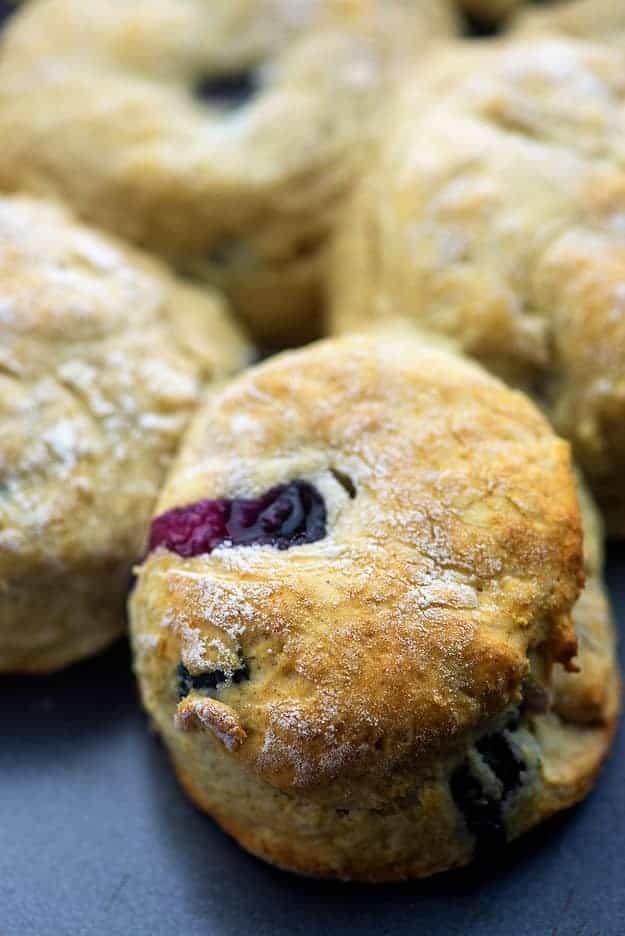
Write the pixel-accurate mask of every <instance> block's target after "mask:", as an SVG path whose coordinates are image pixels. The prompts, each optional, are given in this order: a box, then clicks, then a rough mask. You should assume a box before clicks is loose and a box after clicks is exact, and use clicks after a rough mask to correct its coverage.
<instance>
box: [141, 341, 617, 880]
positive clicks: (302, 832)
mask: <svg viewBox="0 0 625 936" xmlns="http://www.w3.org/2000/svg"><path fill="white" fill-rule="evenodd" d="M157 514H158V515H157V517H156V518H155V519H154V521H153V523H152V527H151V535H150V540H149V553H148V555H147V557H146V559H145V561H144V563H143V565H142V566H141V567H140V568H139V569H138V570H137V576H138V583H137V586H136V588H135V590H134V592H133V595H132V599H131V602H130V619H131V639H132V643H133V647H134V654H135V667H136V672H137V675H138V678H139V684H140V688H141V693H142V697H143V700H144V703H145V706H146V708H147V710H148V712H149V713H150V715H151V717H152V719H153V720H154V723H155V725H156V727H157V729H158V731H159V732H160V733H161V735H162V737H163V738H164V740H165V743H166V745H167V746H168V748H169V750H170V753H171V756H172V759H173V763H174V766H175V769H176V771H177V773H178V776H179V777H180V780H181V782H182V784H183V786H184V788H185V789H186V791H187V792H188V794H189V795H190V796H191V798H192V799H193V800H194V801H195V802H196V803H197V805H198V806H199V807H200V808H201V809H204V810H206V811H207V812H209V813H210V814H211V815H212V816H213V817H214V818H215V819H216V820H217V821H218V822H219V824H220V825H222V826H223V828H224V829H226V830H227V831H228V832H230V833H231V834H232V835H233V836H234V837H235V838H236V839H237V840H238V841H239V842H240V843H241V844H242V845H243V846H244V847H245V848H247V849H249V850H250V851H252V852H254V853H255V854H257V855H259V856H260V857H262V858H265V859H266V860H268V861H271V862H274V863H275V864H277V865H280V866H282V867H284V868H288V869H291V870H295V871H298V872H302V873H305V874H313V875H320V876H334V877H340V878H354V879H363V880H372V881H378V880H390V879H395V878H403V877H409V876H420V875H427V874H431V873H433V872H436V871H441V870H443V869H445V868H450V867H452V866H455V865H462V864H464V863H466V862H468V861H469V860H470V859H471V858H472V856H473V855H474V854H475V852H476V851H478V852H486V851H489V850H491V851H492V850H497V849H498V848H500V847H501V846H502V845H503V844H504V842H505V841H506V840H507V839H509V838H513V837H515V836H517V835H519V834H520V833H521V832H523V831H524V830H525V829H527V828H528V827H529V826H531V825H533V824H534V823H536V822H538V821H540V820H541V819H543V818H544V817H545V816H547V815H549V814H551V813H553V812H555V811H557V810H558V809H561V808H563V807H565V806H568V805H569V804H571V803H573V802H575V801H576V800H578V799H579V798H581V797H582V796H583V795H584V794H585V793H586V792H587V790H588V789H589V787H590V786H591V784H592V781H593V778H594V776H595V775H596V773H597V770H598V768H599V765H600V763H601V761H602V759H603V757H604V755H605V753H606V750H607V748H608V745H609V741H610V737H611V733H612V728H613V721H614V708H615V702H614V697H613V693H612V691H611V690H610V691H609V690H608V685H609V683H608V681H607V680H606V681H605V683H604V685H605V692H606V695H608V693H609V699H608V700H607V701H606V703H605V711H604V705H603V702H601V701H600V700H599V692H600V691H601V689H602V687H599V688H598V689H597V687H595V690H596V692H597V698H596V702H597V704H596V718H593V719H588V718H587V717H586V716H584V718H583V719H580V720H576V719H575V717H571V719H570V720H565V718H564V716H561V715H560V714H559V713H558V710H557V708H556V707H555V706H554V705H552V704H551V696H550V690H551V685H552V680H553V678H556V679H562V678H563V677H559V676H555V674H556V673H557V671H558V670H559V669H560V668H561V667H560V664H563V665H564V666H565V667H572V666H573V664H572V662H571V660H572V657H573V656H574V654H575V650H576V645H575V636H574V631H573V629H572V627H571V618H570V613H571V609H572V607H573V604H574V602H575V600H576V598H577V596H578V592H579V587H580V584H581V576H582V546H581V532H580V518H579V509H578V504H577V500H576V494H575V486H574V481H573V478H572V475H571V470H570V464H569V450H568V446H567V444H566V443H564V442H563V441H561V440H559V439H558V438H557V437H556V436H555V435H554V434H553V432H552V430H551V429H550V428H549V426H548V425H547V423H546V421H545V420H544V418H543V417H542V416H541V415H540V414H539V412H538V411H537V409H536V408H535V407H534V406H533V404H532V403H530V401H529V400H528V399H527V398H525V397H524V396H523V395H522V394H519V393H516V392H514V391H511V390H509V389H507V388H506V387H505V386H504V385H503V384H501V383H500V382H499V381H498V380H496V379H495V378H492V377H490V376H488V375H487V374H486V373H485V372H484V371H482V369H481V368H479V367H478V366H477V365H476V364H474V363H471V362H469V361H467V360H463V359H462V358H460V357H458V356H456V355H454V354H451V353H449V352H446V351H444V350H441V349H438V348H435V347H433V346H430V345H427V344H423V343H422V342H419V341H418V340H417V339H415V338H414V337H410V336H404V337H402V338H401V339H395V338H388V337H380V338H378V337H374V338H366V337H362V338H361V337H348V338H343V339H335V340H330V341H326V342H322V343H319V344H318V345H316V346H315V345H313V346H311V347H309V348H307V349H304V350H301V351H298V352H291V353H289V354H284V355H282V356H280V357H277V358H274V359H273V360H271V361H269V362H266V363H264V364H262V365H260V366H259V367H256V368H254V369H252V370H249V371H248V372H247V373H245V374H244V375H243V376H241V377H240V378H238V379H236V380H235V381H233V382H232V383H230V384H229V385H228V386H227V387H226V388H225V389H224V390H223V391H221V392H218V393H217V394H215V395H214V396H212V397H211V399H210V401H209V402H208V403H207V406H206V408H205V409H203V410H202V411H201V412H200V414H199V415H198V417H197V418H196V419H195V420H194V422H193V424H192V427H191V429H190V431H189V434H188V436H187V438H186V440H185V443H184V445H183V447H182V451H181V455H180V457H179V459H178V461H177V463H176V466H175V468H174V470H173V471H172V473H171V474H170V476H169V479H168V481H167V483H166V485H165V488H164V491H163V493H162V495H161V498H160V501H159V504H158V508H157ZM595 611H596V614H597V617H599V616H601V615H602V614H603V613H604V612H605V607H603V606H601V607H600V601H599V600H598V601H597V606H596V607H594V608H593V613H594V612H595ZM602 623H604V622H602ZM596 626H597V625H596V624H595V622H593V623H591V624H589V633H591V632H592V633H594V632H595V629H596ZM607 627H608V625H607V624H606V628H607ZM610 639H611V635H610ZM602 650H603V648H602ZM602 659H603V657H602ZM605 659H606V660H607V666H603V667H602V666H601V665H600V664H599V662H597V668H596V671H595V672H596V673H597V674H599V673H600V675H601V676H602V677H603V676H605V675H606V674H607V676H608V677H609V678H610V679H611V680H612V683H613V682H614V667H615V663H614V657H613V652H612V646H611V645H610V651H609V653H608V654H607V656H606V657H605ZM552 674H554V676H553V677H552ZM573 678H574V679H578V680H579V679H580V677H577V676H575V677H573ZM584 678H585V677H584ZM597 678H599V676H597ZM566 685H567V687H568V683H567V684H566ZM580 685H583V686H584V687H585V688H584V691H585V692H586V694H587V695H589V696H590V695H591V686H590V685H587V683H586V682H582V683H580ZM593 685H594V684H593ZM567 691H569V690H568V689H567ZM569 695H570V697H571V700H572V701H570V703H569V705H568V710H567V719H568V714H569V713H570V714H571V715H572V716H573V713H574V711H575V702H576V700H577V698H578V695H577V690H576V689H575V688H571V689H570V691H569Z"/></svg>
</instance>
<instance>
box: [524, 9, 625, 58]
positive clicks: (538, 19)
mask: <svg viewBox="0 0 625 936" xmlns="http://www.w3.org/2000/svg"><path fill="white" fill-rule="evenodd" d="M513 28H514V31H515V32H517V33H527V34H541V33H558V34H563V35H567V36H572V37H574V38H578V39H592V40H593V41H599V42H607V43H609V44H610V45H613V46H617V47H619V48H621V49H622V50H625V4H623V2H622V0H561V2H559V3H555V4H549V5H548V6H544V7H529V8H527V9H523V10H522V11H521V12H520V13H519V15H518V16H517V18H516V19H515V21H514V24H513Z"/></svg>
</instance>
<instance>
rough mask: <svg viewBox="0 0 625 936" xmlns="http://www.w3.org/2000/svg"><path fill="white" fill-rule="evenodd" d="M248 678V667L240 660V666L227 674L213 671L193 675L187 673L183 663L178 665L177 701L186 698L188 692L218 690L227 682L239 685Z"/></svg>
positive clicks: (216, 670)
mask: <svg viewBox="0 0 625 936" xmlns="http://www.w3.org/2000/svg"><path fill="white" fill-rule="evenodd" d="M249 678H250V671H249V667H248V665H247V663H246V662H245V661H244V660H241V665H240V666H239V667H238V668H237V669H235V670H234V671H233V672H232V673H228V674H227V673H225V672H224V670H220V669H214V670H208V671H207V672H205V673H197V674H196V675H194V674H193V673H190V672H189V670H188V669H187V668H186V666H185V665H184V663H180V664H179V665H178V699H179V700H180V699H184V698H186V696H188V695H189V693H190V692H209V691H212V690H214V689H218V688H219V686H221V685H223V684H224V683H225V682H227V681H228V680H230V682H233V683H240V682H243V680H245V679H249Z"/></svg>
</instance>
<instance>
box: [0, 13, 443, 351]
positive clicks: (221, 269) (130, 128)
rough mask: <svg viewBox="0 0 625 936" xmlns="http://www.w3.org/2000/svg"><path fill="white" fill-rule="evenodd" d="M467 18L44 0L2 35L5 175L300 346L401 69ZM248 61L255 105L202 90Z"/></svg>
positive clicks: (4, 181)
mask: <svg viewBox="0 0 625 936" xmlns="http://www.w3.org/2000/svg"><path fill="white" fill-rule="evenodd" d="M454 25H455V18H454V15H453V13H452V4H451V2H450V3H447V2H446V0H419V2H417V3H412V2H406V0H312V2H304V3H299V2H298V3H295V4H294V3H293V0H278V2H276V0H260V2H259V0H211V3H206V2H205V0H185V2H184V3H180V2H179V0H126V2H125V3H122V4H120V3H117V4H115V5H111V4H106V3H103V4H100V5H99V7H98V8H97V9H94V7H93V5H89V4H85V3H84V2H83V0H33V2H32V3H30V4H28V6H27V8H25V9H24V11H23V12H21V13H19V14H18V15H17V16H16V18H15V20H14V21H13V22H12V23H11V25H10V27H9V29H8V31H7V33H6V35H5V38H4V41H3V55H2V62H1V63H0V135H1V137H2V140H3V146H2V150H1V152H0V184H1V185H2V186H3V187H4V188H7V187H8V188H15V187H22V188H27V189H29V190H34V191H36V192H44V193H54V194H56V195H58V196H60V197H62V198H63V199H66V200H67V201H69V202H70V203H71V204H72V205H73V206H74V207H75V209H76V210H77V211H78V213H79V214H80V215H81V216H82V217H84V218H86V219H87V220H89V221H93V222H95V223H97V224H99V225H101V226H102V227H105V228H108V229H111V230H113V231H114V232H116V233H118V234H122V235H123V236H124V237H126V238H128V239H129V240H132V241H135V242H137V243H139V244H141V245H143V246H146V247H148V248H150V249H151V250H153V251H154V252H156V253H159V254H161V255H162V256H164V257H165V258H166V259H168V260H170V261H171V262H173V263H174V264H175V265H176V266H177V267H178V268H181V269H183V270H184V272H191V273H193V274H195V275H199V276H200V277H202V278H204V279H207V280H208V281H210V282H212V283H214V284H215V285H217V286H218V287H220V288H223V289H224V290H226V292H227V293H228V294H229V296H230V297H231V298H232V300H233V302H234V304H235V305H236V307H237V308H238V310H239V312H240V313H241V314H242V316H243V317H244V318H245V319H246V320H247V322H248V324H249V325H250V326H251V328H252V330H253V332H254V333H255V336H256V337H257V338H258V339H259V340H261V341H262V342H263V343H265V344H267V343H268V344H273V345H275V344H281V343H282V344H284V343H297V342H300V343H301V342H303V341H305V340H309V339H310V338H311V337H314V336H316V335H318V334H319V330H320V321H319V304H320V287H321V273H322V267H323V262H324V249H323V248H324V244H325V241H326V238H327V234H328V231H329V229H330V227H331V225H332V222H333V218H334V215H335V212H336V208H337V205H338V204H339V203H340V202H341V200H342V198H343V196H344V194H345V192H346V189H347V188H348V187H349V185H350V182H351V179H352V176H353V174H354V172H355V170H356V167H357V165H358V164H359V163H360V160H361V158H362V155H363V149H365V145H366V141H367V139H368V137H369V135H370V131H371V130H372V129H373V124H374V123H375V121H374V115H375V113H376V111H377V108H378V106H379V104H380V101H381V99H382V98H383V97H384V94H385V92H386V90H387V87H388V82H390V81H392V80H393V74H394V72H395V70H396V69H398V68H399V67H400V63H401V61H402V60H403V59H405V57H406V56H407V55H412V54H413V53H414V52H415V51H419V52H421V50H422V49H423V48H424V47H425V46H426V44H429V43H430V42H432V41H433V40H434V38H435V37H437V36H447V35H449V34H451V33H452V32H453V30H454ZM242 72H243V73H247V74H251V75H252V77H253V78H254V79H255V80H256V82H257V83H258V84H259V85H260V89H259V90H258V92H257V93H256V94H255V95H254V96H253V97H252V98H251V99H250V101H249V103H248V104H247V105H246V106H244V107H242V108H241V109H240V110H238V111H236V110H235V111H232V110H229V109H228V107H225V109H224V107H223V106H220V105H219V104H218V103H217V104H216V103H212V104H211V101H210V100H208V101H204V103H202V101H201V100H200V99H199V98H197V97H194V93H193V89H194V86H195V85H196V82H197V81H198V80H200V79H203V78H206V77H207V76H208V77H210V78H217V79H220V80H223V79H224V78H227V77H228V76H229V75H230V76H232V74H233V73H234V76H235V79H236V77H237V76H238V75H240V74H241V73H242ZM18 100H19V106H17V101H18Z"/></svg>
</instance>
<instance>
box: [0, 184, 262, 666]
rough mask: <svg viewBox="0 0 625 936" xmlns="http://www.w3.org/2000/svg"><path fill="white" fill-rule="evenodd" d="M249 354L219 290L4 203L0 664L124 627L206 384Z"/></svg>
mask: <svg viewBox="0 0 625 936" xmlns="http://www.w3.org/2000/svg"><path fill="white" fill-rule="evenodd" d="M247 354H248V351H247V346H246V344H245V342H244V341H243V339H242V338H241V337H240V335H239V333H238V331H237V329H236V328H235V326H233V325H232V324H231V323H230V321H229V320H228V318H227V315H226V311H225V309H224V305H223V303H222V302H221V300H219V299H218V298H217V297H216V296H214V295H210V294H208V293H203V292H198V291H197V290H195V289H192V288H191V287H189V286H187V285H185V284H184V283H182V282H180V281H177V280H175V279H174V278H173V277H172V276H171V275H170V274H169V273H168V272H167V271H166V270H165V269H164V268H161V266H160V264H158V263H156V262H153V261H152V260H149V259H147V258H146V257H144V256H143V255H142V254H140V253H139V252H138V251H134V250H130V249H128V248H127V247H125V246H124V245H122V244H120V243H117V242H115V241H114V240H112V239H110V238H108V237H105V236H103V235H101V234H99V233H98V232H96V231H93V230H90V229H88V228H84V227H80V226H78V225H77V224H76V223H75V222H74V221H73V220H72V218H71V217H69V216H68V215H67V214H66V213H65V211H64V210H63V209H61V208H59V207H57V206H55V205H53V204H51V203H49V204H48V203H44V202H37V201H33V200H29V199H26V198H18V197H13V198H11V197H5V198H0V671H22V672H38V671H44V670H52V669H56V668H58V667H61V666H64V665H65V664H67V663H71V662H73V661H74V660H78V659H80V658H81V657H85V656H87V655H88V654H91V653H94V652H95V651H97V650H99V649H100V648H101V647H104V646H105V645H106V644H108V643H109V642H110V641H112V640H113V639H114V638H115V637H117V636H118V635H119V633H120V632H121V631H122V629H123V626H124V604H125V595H126V592H127V588H128V583H129V579H130V574H131V569H132V564H133V562H134V561H135V560H136V557H137V556H138V555H140V553H141V549H142V543H143V539H144V536H145V532H146V527H147V523H148V519H149V517H150V513H151V510H152V507H153V504H154V501H155V498H156V495H157V493H158V490H159V485H160V483H161V480H162V478H163V475H164V472H165V470H166V468H167V466H168V464H169V461H170V458H171V456H172V454H173V452H174V450H175V449H176V447H177V442H178V439H179V437H180V434H181V432H182V430H183V428H184V427H185V424H186V422H187V420H188V418H189V416H190V415H191V413H192V412H193V410H194V408H195V407H196V406H197V404H198V402H199V399H200V393H201V388H202V385H203V383H204V382H207V381H209V380H211V379H212V378H218V377H220V376H222V375H225V374H227V373H229V372H232V371H233V370H235V369H236V368H237V367H238V366H241V365H243V363H244V362H245V361H246V359H247Z"/></svg>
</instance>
